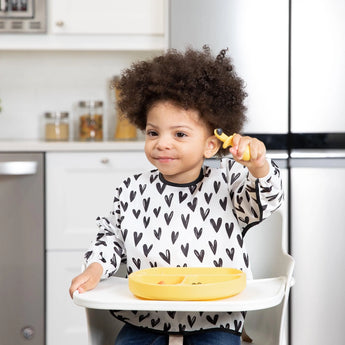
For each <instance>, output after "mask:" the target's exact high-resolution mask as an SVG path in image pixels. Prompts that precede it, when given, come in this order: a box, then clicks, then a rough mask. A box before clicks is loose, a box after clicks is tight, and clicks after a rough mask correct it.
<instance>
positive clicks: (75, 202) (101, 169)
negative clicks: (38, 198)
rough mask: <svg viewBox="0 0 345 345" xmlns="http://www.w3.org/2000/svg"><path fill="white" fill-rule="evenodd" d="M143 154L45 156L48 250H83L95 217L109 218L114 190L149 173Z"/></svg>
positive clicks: (52, 154)
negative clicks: (122, 183)
mask: <svg viewBox="0 0 345 345" xmlns="http://www.w3.org/2000/svg"><path fill="white" fill-rule="evenodd" d="M152 168H153V166H152V165H151V164H150V163H149V162H148V161H147V159H146V157H145V154H144V152H142V151H138V152H111V153H110V152H106V153H100V152H96V153H47V155H46V179H47V181H46V212H47V213H46V216H47V223H46V226H47V239H46V241H47V249H48V250H52V249H63V250H67V249H68V250H71V249H73V250H76V249H77V250H85V249H87V248H88V247H89V245H90V242H91V241H92V240H93V239H94V238H95V235H96V232H97V228H96V223H95V220H96V218H97V217H98V216H108V215H109V213H110V211H111V207H112V200H113V195H114V192H115V188H116V187H117V186H118V185H119V184H120V183H121V182H122V181H123V180H124V178H125V177H127V176H129V175H134V174H135V173H138V172H141V171H143V170H150V169H152Z"/></svg>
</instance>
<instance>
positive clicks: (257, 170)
mask: <svg viewBox="0 0 345 345" xmlns="http://www.w3.org/2000/svg"><path fill="white" fill-rule="evenodd" d="M232 140H233V141H232V145H233V146H232V147H230V149H229V151H230V153H231V154H232V156H233V157H234V159H235V161H237V162H239V163H241V164H243V165H244V166H246V167H247V168H248V169H249V171H250V172H251V174H252V175H253V176H255V177H257V178H259V177H264V176H266V175H267V174H268V172H269V164H268V162H267V160H266V147H265V144H264V143H263V142H262V141H260V140H258V139H256V138H252V137H247V136H246V137H242V136H241V135H240V134H235V135H234V137H233V139H232ZM247 146H249V149H250V160H249V161H244V160H242V157H243V154H244V152H245V150H246V148H247Z"/></svg>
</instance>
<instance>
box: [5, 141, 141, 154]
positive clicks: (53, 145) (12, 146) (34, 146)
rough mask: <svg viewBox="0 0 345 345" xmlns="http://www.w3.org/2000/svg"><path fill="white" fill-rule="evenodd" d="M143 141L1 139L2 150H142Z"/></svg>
mask: <svg viewBox="0 0 345 345" xmlns="http://www.w3.org/2000/svg"><path fill="white" fill-rule="evenodd" d="M142 150H144V142H143V141H141V140H140V141H139V140H138V141H135V140H131V141H129V140H128V141H125V140H123V141H100V142H81V141H65V142H53V141H50V142H49V141H42V140H0V152H73V151H88V152H89V151H142Z"/></svg>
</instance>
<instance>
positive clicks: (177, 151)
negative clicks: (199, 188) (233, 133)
mask: <svg viewBox="0 0 345 345" xmlns="http://www.w3.org/2000/svg"><path fill="white" fill-rule="evenodd" d="M218 148H219V143H218V140H217V139H216V138H215V137H214V136H213V135H211V134H210V133H209V129H208V128H207V126H206V125H205V124H204V122H203V121H201V120H200V119H199V115H198V112H197V111H195V110H185V109H183V108H180V107H177V106H175V105H173V104H172V103H170V102H159V103H157V104H155V105H154V106H153V107H152V108H151V109H150V110H149V111H148V113H147V123H146V139H145V154H146V156H147V158H148V160H149V161H150V162H151V163H152V164H153V165H154V166H155V167H156V168H158V170H159V171H160V172H161V173H162V174H163V176H164V178H165V179H166V180H167V181H169V182H173V183H180V184H181V183H189V182H192V181H194V180H195V179H197V178H198V176H199V174H200V169H201V167H202V164H203V161H204V158H209V157H212V156H213V155H214V154H215V153H216V152H217V150H218Z"/></svg>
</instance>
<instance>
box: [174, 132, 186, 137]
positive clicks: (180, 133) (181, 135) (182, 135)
mask: <svg viewBox="0 0 345 345" xmlns="http://www.w3.org/2000/svg"><path fill="white" fill-rule="evenodd" d="M176 136H177V137H178V138H184V137H186V136H187V134H186V133H183V132H177V133H176Z"/></svg>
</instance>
